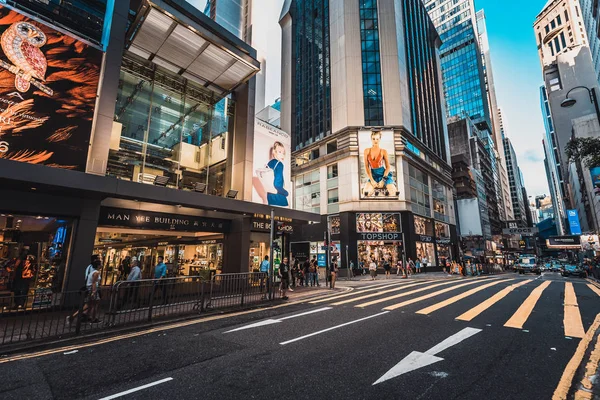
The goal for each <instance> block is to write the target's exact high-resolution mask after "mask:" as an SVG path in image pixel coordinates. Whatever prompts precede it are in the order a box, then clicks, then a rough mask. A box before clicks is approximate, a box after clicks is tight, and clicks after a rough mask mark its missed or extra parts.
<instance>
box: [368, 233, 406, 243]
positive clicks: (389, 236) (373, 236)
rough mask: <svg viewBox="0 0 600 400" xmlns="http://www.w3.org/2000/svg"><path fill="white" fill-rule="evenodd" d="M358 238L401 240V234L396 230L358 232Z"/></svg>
mask: <svg viewBox="0 0 600 400" xmlns="http://www.w3.org/2000/svg"><path fill="white" fill-rule="evenodd" d="M358 238H359V239H358V240H376V241H380V240H381V241H394V242H395V241H399V240H402V234H401V233H398V232H394V233H385V232H372V233H359V234H358Z"/></svg>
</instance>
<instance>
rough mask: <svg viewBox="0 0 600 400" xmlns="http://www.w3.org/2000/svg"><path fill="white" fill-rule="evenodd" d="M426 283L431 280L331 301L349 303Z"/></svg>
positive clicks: (336, 304)
mask: <svg viewBox="0 0 600 400" xmlns="http://www.w3.org/2000/svg"><path fill="white" fill-rule="evenodd" d="M426 283H429V282H418V283H413V284H412V285H404V286H400V287H395V288H394V289H388V290H384V291H383V292H377V293H369V294H366V295H364V296H359V297H353V298H351V299H347V300H342V301H338V302H337V303H331V304H330V305H332V306H341V305H342V304H347V303H352V302H354V301H359V300H364V299H369V298H371V297H377V296H381V295H382V294H387V293H392V292H397V291H398V290H402V289H406V288H410V287H414V286H419V285H424V284H426ZM354 294H355V295H356V294H357V293H354ZM358 294H360V293H358ZM336 300H337V298H336Z"/></svg>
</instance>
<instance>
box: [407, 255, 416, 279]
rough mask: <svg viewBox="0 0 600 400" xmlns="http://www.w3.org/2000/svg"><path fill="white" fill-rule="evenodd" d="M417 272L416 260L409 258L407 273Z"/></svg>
mask: <svg viewBox="0 0 600 400" xmlns="http://www.w3.org/2000/svg"><path fill="white" fill-rule="evenodd" d="M414 273H415V262H414V261H413V260H412V258H410V257H409V258H408V261H407V262H406V275H413V274H414Z"/></svg>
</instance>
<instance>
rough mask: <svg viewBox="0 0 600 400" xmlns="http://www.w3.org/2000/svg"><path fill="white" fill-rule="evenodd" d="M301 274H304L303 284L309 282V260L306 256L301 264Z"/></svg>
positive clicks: (305, 284)
mask: <svg viewBox="0 0 600 400" xmlns="http://www.w3.org/2000/svg"><path fill="white" fill-rule="evenodd" d="M302 275H303V276H304V286H308V285H309V284H310V260H309V259H308V258H307V259H306V260H304V264H302Z"/></svg>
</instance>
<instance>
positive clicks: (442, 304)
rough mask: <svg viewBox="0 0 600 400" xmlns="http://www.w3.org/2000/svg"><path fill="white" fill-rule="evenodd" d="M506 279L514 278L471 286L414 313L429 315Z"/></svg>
mask: <svg viewBox="0 0 600 400" xmlns="http://www.w3.org/2000/svg"><path fill="white" fill-rule="evenodd" d="M508 281H514V279H507V280H505V281H494V282H491V283H488V284H485V285H482V286H478V287H476V288H473V289H471V290H468V291H466V292H463V293H461V294H458V295H456V296H454V297H451V298H449V299H448V300H444V301H441V302H439V303H437V304H434V305H432V306H429V307H426V308H424V309H422V310H419V311H417V312H416V314H423V315H429V314H431V313H432V312H434V311H437V310H439V309H440V308H444V307H447V306H449V305H450V304H454V303H456V302H457V301H459V300H462V299H464V298H466V297H469V296H471V295H474V294H475V293H477V292H481V291H482V290H485V289H487V288H489V287H492V286H496V285H497V284H499V283H503V282H508Z"/></svg>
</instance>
